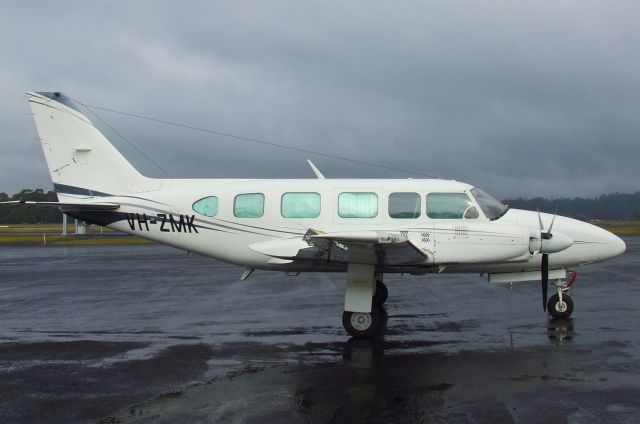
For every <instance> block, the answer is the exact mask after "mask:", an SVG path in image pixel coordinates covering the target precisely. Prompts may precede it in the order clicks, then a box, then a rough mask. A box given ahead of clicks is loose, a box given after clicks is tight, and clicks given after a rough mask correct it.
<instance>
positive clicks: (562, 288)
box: [547, 272, 578, 319]
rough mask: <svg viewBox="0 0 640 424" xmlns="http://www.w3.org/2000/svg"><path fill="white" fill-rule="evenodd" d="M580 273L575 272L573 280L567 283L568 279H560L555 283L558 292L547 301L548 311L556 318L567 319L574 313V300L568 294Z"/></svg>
mask: <svg viewBox="0 0 640 424" xmlns="http://www.w3.org/2000/svg"><path fill="white" fill-rule="evenodd" d="M577 275H578V273H576V272H574V273H573V275H572V276H571V281H570V282H569V283H568V284H567V282H566V281H562V280H558V281H556V282H555V283H554V284H555V286H556V293H555V294H554V295H553V296H551V297H550V298H549V300H548V301H547V311H549V315H551V317H553V318H556V319H566V318H569V317H570V316H571V314H572V313H573V300H572V299H571V297H570V296H569V295H568V294H567V292H568V291H569V289H570V288H571V286H572V285H573V283H574V282H575V281H576V277H577Z"/></svg>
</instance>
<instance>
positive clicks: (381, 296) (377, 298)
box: [373, 280, 389, 305]
mask: <svg viewBox="0 0 640 424" xmlns="http://www.w3.org/2000/svg"><path fill="white" fill-rule="evenodd" d="M388 297H389V290H387V286H386V285H385V284H384V283H383V282H382V281H380V280H377V281H376V292H375V293H374V295H373V304H374V305H384V302H386V301H387V298H388Z"/></svg>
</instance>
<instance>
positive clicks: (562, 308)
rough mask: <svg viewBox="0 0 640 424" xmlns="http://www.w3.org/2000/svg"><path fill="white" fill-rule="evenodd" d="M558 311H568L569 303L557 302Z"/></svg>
mask: <svg viewBox="0 0 640 424" xmlns="http://www.w3.org/2000/svg"><path fill="white" fill-rule="evenodd" d="M556 311H558V312H566V311H567V303H566V302H562V301H558V302H556Z"/></svg>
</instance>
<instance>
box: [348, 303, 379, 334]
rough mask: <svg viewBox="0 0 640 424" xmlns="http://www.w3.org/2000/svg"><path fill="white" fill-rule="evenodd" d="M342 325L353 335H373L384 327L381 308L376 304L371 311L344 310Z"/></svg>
mask: <svg viewBox="0 0 640 424" xmlns="http://www.w3.org/2000/svg"><path fill="white" fill-rule="evenodd" d="M342 325H343V326H344V329H345V330H347V333H349V334H351V335H352V336H353V337H372V336H375V335H376V334H378V333H379V332H380V330H381V328H382V315H381V314H380V309H379V308H377V307H375V306H374V307H373V308H371V312H370V313H367V312H349V311H344V312H343V313H342Z"/></svg>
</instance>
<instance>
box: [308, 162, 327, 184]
mask: <svg viewBox="0 0 640 424" xmlns="http://www.w3.org/2000/svg"><path fill="white" fill-rule="evenodd" d="M307 163H308V164H309V166H310V167H311V170H312V171H313V173H314V174H316V178H317V179H319V180H324V179H325V177H324V175H322V172H320V170H319V169H318V168H316V166H315V165H314V164H313V162H311V160H309V159H307Z"/></svg>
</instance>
